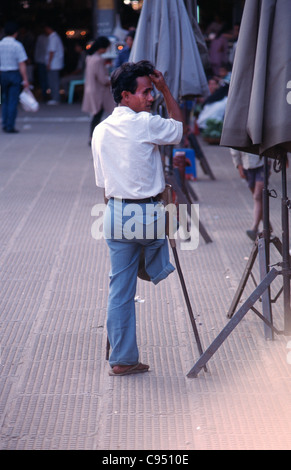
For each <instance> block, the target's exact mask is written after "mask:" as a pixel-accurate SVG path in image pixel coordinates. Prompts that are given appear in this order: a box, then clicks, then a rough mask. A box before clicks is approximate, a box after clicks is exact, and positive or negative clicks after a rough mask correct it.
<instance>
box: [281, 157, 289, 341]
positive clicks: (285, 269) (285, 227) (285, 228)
mask: <svg viewBox="0 0 291 470" xmlns="http://www.w3.org/2000/svg"><path fill="white" fill-rule="evenodd" d="M281 159H282V246H283V253H282V254H283V262H282V274H283V295H284V326H285V334H287V335H289V334H291V310H290V254H289V246H290V244H289V213H288V210H289V203H290V201H289V200H288V196H287V176H286V168H287V154H286V153H284V154H283V155H282V156H281Z"/></svg>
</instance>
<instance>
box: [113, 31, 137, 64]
mask: <svg viewBox="0 0 291 470" xmlns="http://www.w3.org/2000/svg"><path fill="white" fill-rule="evenodd" d="M134 36H135V31H134V30H132V31H129V32H128V33H127V35H126V36H125V43H126V46H124V48H123V49H122V51H120V52H119V53H118V55H117V58H116V60H115V64H114V65H115V67H116V68H117V67H120V65H122V64H124V63H125V62H128V60H129V56H130V52H131V48H132V46H133V40H134Z"/></svg>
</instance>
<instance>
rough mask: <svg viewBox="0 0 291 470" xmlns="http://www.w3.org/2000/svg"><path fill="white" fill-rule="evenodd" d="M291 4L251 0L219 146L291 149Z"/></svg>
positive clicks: (262, 151)
mask: <svg viewBox="0 0 291 470" xmlns="http://www.w3.org/2000/svg"><path fill="white" fill-rule="evenodd" d="M290 7H291V2H290V0H246V3H245V8H244V13H243V17H242V22H241V28H240V33H239V39H238V45H237V49H236V55H235V60H234V65H233V72H232V77H231V83H230V89H229V95H228V102H227V107H226V113H225V118H224V125H223V131H222V137H221V141H220V144H221V145H223V146H226V147H233V148H236V149H240V150H245V151H246V152H250V153H255V154H258V155H265V156H268V157H275V156H276V154H277V153H278V150H279V151H280V150H282V151H287V152H290V151H291V93H290V91H291V27H290V26H291V8H290Z"/></svg>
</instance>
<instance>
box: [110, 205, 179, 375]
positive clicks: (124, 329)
mask: <svg viewBox="0 0 291 470" xmlns="http://www.w3.org/2000/svg"><path fill="white" fill-rule="evenodd" d="M149 206H150V214H149V213H147V208H148V209H149ZM138 207H139V210H138V213H137V214H136V213H134V212H133V213H131V214H127V215H126V214H125V212H126V210H127V209H128V208H129V204H126V203H122V202H121V201H120V202H117V203H116V202H114V201H113V199H110V200H109V202H108V205H107V208H106V212H105V217H104V236H105V238H106V242H107V245H108V247H109V253H110V262H111V272H110V275H109V277H110V284H109V297H108V311H107V332H108V339H109V342H110V346H111V354H110V357H109V364H110V365H111V367H113V366H114V365H132V364H136V363H137V362H138V357H139V353H138V347H137V340H136V319H135V301H134V297H135V293H136V284H137V273H138V266H139V259H140V253H141V249H142V247H144V255H145V267H146V271H147V273H148V275H149V276H150V278H151V281H152V282H153V283H154V284H158V283H159V282H160V281H161V280H163V279H165V278H166V277H167V276H168V275H169V274H170V273H171V272H173V271H174V269H175V268H174V266H173V265H172V264H171V263H170V261H169V249H168V241H167V238H166V237H165V230H164V224H163V220H162V217H163V208H162V207H161V205H160V204H139V205H138ZM155 207H156V209H157V211H155V210H154V208H155ZM129 212H130V211H129ZM159 221H161V222H162V223H161V224H160V226H159ZM162 226H163V227H162ZM130 228H133V231H130V230H129V229H130ZM146 228H147V229H148V230H147V233H146ZM151 229H153V231H152V230H151ZM114 231H115V236H114ZM134 231H135V235H137V234H138V236H139V238H137V237H136V236H135V237H133V238H131V239H130V237H131V236H132V232H134ZM141 232H144V236H143V237H142V238H141V237H140V233H141ZM116 235H117V237H118V238H116Z"/></svg>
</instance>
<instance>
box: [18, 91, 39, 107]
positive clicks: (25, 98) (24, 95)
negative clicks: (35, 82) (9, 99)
mask: <svg viewBox="0 0 291 470" xmlns="http://www.w3.org/2000/svg"><path fill="white" fill-rule="evenodd" d="M19 101H20V104H21V106H22V108H23V109H24V111H29V112H32V113H35V112H36V111H38V109H39V103H38V102H37V101H36V99H35V97H34V95H33V94H32V92H31V91H30V90H29V89H28V88H24V90H22V92H21V93H20V95H19Z"/></svg>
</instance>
